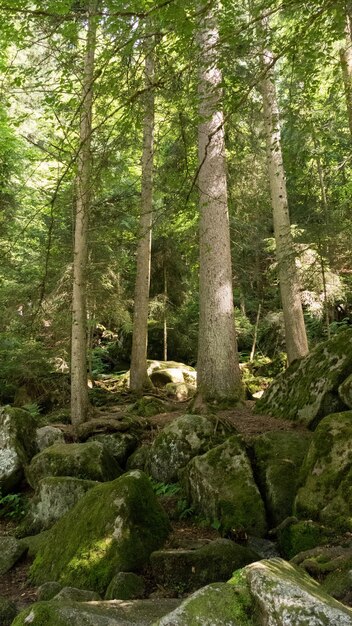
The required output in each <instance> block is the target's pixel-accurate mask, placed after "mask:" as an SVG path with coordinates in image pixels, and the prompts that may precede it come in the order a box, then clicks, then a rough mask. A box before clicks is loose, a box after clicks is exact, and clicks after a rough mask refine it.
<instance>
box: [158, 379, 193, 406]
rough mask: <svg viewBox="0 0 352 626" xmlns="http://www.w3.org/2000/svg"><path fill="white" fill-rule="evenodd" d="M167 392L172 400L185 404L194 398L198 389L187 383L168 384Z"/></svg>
mask: <svg viewBox="0 0 352 626" xmlns="http://www.w3.org/2000/svg"><path fill="white" fill-rule="evenodd" d="M165 391H166V393H167V395H168V396H169V397H171V398H175V400H178V402H184V401H185V400H188V398H191V397H192V396H194V394H195V391H196V387H192V386H191V385H186V383H167V385H165Z"/></svg>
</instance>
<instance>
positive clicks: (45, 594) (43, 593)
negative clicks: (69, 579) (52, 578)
mask: <svg viewBox="0 0 352 626" xmlns="http://www.w3.org/2000/svg"><path fill="white" fill-rule="evenodd" d="M61 589H62V585H60V583H56V582H49V583H44V584H43V585H40V587H39V588H38V589H37V598H38V602H41V601H43V600H52V599H53V598H54V597H55V596H56V595H57V594H58V593H59V591H61Z"/></svg>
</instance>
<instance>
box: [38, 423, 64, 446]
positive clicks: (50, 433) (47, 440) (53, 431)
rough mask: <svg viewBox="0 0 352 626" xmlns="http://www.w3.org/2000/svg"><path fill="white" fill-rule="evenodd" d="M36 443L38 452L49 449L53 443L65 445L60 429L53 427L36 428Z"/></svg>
mask: <svg viewBox="0 0 352 626" xmlns="http://www.w3.org/2000/svg"><path fill="white" fill-rule="evenodd" d="M36 441H37V447H38V450H39V452H41V451H42V450H44V449H45V448H49V446H52V445H53V444H54V443H65V439H64V436H63V434H62V431H61V430H60V428H55V426H42V427H41V428H37V431H36Z"/></svg>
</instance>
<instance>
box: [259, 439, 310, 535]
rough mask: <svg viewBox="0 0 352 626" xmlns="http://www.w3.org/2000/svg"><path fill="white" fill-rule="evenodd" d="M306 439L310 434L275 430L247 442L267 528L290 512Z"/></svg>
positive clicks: (307, 442) (304, 453)
mask: <svg viewBox="0 0 352 626" xmlns="http://www.w3.org/2000/svg"><path fill="white" fill-rule="evenodd" d="M310 440H311V434H310V433H303V432H293V431H287V432H285V431H277V432H269V433H265V434H263V435H259V436H257V437H254V438H253V439H252V441H251V447H252V449H253V454H254V466H255V470H254V471H255V477H256V480H257V483H258V485H259V488H260V491H261V494H262V496H263V497H264V500H265V504H266V510H267V513H268V518H269V522H270V524H271V526H278V525H279V524H280V523H281V522H282V521H283V520H284V519H286V518H287V517H288V516H289V515H291V513H292V507H293V501H294V498H295V495H296V492H297V489H298V484H297V479H298V475H299V470H300V468H301V465H302V463H303V459H304V457H305V455H306V453H307V450H308V446H309V443H310Z"/></svg>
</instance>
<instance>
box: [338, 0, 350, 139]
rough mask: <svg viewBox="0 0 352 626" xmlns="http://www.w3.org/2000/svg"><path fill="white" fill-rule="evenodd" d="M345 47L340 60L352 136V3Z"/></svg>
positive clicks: (346, 27)
mask: <svg viewBox="0 0 352 626" xmlns="http://www.w3.org/2000/svg"><path fill="white" fill-rule="evenodd" d="M346 9H347V10H346V26H345V45H344V46H343V47H342V48H341V49H340V59H341V67H342V75H343V83H344V87H345V95H346V105H347V115H348V124H349V128H350V133H351V136H352V2H351V1H348V2H347V3H346Z"/></svg>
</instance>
